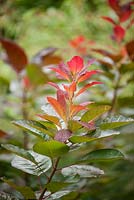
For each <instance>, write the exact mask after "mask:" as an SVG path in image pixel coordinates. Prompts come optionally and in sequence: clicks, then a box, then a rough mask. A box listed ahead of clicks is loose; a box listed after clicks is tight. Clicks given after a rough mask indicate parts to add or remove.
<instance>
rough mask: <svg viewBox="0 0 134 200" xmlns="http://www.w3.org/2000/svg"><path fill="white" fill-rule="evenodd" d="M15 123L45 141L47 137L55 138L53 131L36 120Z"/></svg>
mask: <svg viewBox="0 0 134 200" xmlns="http://www.w3.org/2000/svg"><path fill="white" fill-rule="evenodd" d="M13 123H14V124H15V125H17V126H19V127H21V128H23V129H24V130H26V131H30V133H32V134H33V135H35V136H38V137H40V138H43V139H45V138H46V135H49V136H50V137H54V133H53V132H52V131H51V132H50V131H49V129H48V128H47V127H45V126H43V125H42V124H41V123H40V122H37V121H34V120H16V121H13ZM42 123H44V122H42ZM51 130H52V129H51Z"/></svg>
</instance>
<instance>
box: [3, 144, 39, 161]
mask: <svg viewBox="0 0 134 200" xmlns="http://www.w3.org/2000/svg"><path fill="white" fill-rule="evenodd" d="M1 146H2V147H3V148H5V149H7V150H8V151H11V152H13V153H15V154H16V155H18V156H20V157H22V158H25V159H28V160H30V161H32V162H34V163H36V161H35V159H34V157H33V156H32V155H31V154H30V153H29V151H26V150H24V149H21V148H19V147H18V146H15V145H12V144H1Z"/></svg>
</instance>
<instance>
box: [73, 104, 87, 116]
mask: <svg viewBox="0 0 134 200" xmlns="http://www.w3.org/2000/svg"><path fill="white" fill-rule="evenodd" d="M84 109H86V106H82V105H71V109H70V110H71V113H70V115H71V117H73V116H75V115H76V114H77V113H78V112H80V111H81V110H84Z"/></svg>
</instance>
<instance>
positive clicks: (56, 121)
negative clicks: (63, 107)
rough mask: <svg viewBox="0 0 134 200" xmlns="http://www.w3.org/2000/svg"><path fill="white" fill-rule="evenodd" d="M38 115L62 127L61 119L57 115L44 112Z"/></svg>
mask: <svg viewBox="0 0 134 200" xmlns="http://www.w3.org/2000/svg"><path fill="white" fill-rule="evenodd" d="M37 116H39V117H40V118H42V119H45V120H48V121H50V122H53V123H54V124H56V125H57V126H59V127H61V124H60V120H59V118H58V117H56V116H53V115H48V114H42V115H40V114H38V115H37Z"/></svg>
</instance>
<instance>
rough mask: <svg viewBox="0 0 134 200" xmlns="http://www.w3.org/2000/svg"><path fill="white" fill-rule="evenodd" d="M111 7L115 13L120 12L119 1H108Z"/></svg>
mask: <svg viewBox="0 0 134 200" xmlns="http://www.w3.org/2000/svg"><path fill="white" fill-rule="evenodd" d="M108 3H109V6H110V7H111V8H112V9H113V10H114V11H115V12H119V10H120V6H119V0H108Z"/></svg>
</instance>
